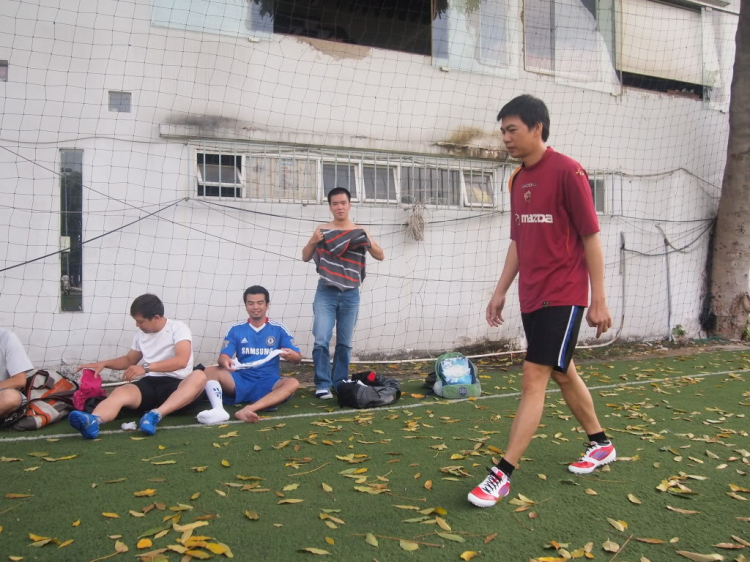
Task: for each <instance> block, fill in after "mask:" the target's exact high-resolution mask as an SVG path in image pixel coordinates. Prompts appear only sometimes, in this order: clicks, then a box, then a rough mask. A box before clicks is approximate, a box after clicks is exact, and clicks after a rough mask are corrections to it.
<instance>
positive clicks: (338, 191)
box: [328, 187, 352, 205]
mask: <svg viewBox="0 0 750 562" xmlns="http://www.w3.org/2000/svg"><path fill="white" fill-rule="evenodd" d="M342 193H343V194H344V195H346V198H347V199H348V200H349V201H351V200H352V194H351V193H349V190H348V189H346V188H345V187H334V188H333V189H332V190H331V191H329V192H328V204H329V205H330V204H331V198H332V197H333V196H334V195H341V194H342Z"/></svg>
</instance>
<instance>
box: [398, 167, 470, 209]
mask: <svg viewBox="0 0 750 562" xmlns="http://www.w3.org/2000/svg"><path fill="white" fill-rule="evenodd" d="M403 168H422V169H425V170H442V171H445V172H448V173H450V172H456V174H458V193H456V199H457V200H458V202H457V203H456V204H453V205H451V204H450V203H425V202H424V201H413V202H411V203H405V202H404V201H402V200H401V197H402V196H403V193H402V192H400V193H399V199H398V204H399V205H400V206H402V207H405V208H408V207H411V206H412V205H416V204H417V203H419V204H421V205H422V206H424V207H425V208H427V209H462V208H464V206H465V205H463V189H464V188H463V174H462V168H461V166H460V164H455V165H453V166H451V165H441V164H429V163H427V162H422V163H420V162H414V161H412V162H407V163H401V164H400V165H399V178H398V185H399V191H400V189H401V180H402V171H403Z"/></svg>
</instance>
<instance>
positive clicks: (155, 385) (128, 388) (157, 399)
mask: <svg viewBox="0 0 750 562" xmlns="http://www.w3.org/2000/svg"><path fill="white" fill-rule="evenodd" d="M130 315H131V316H132V317H133V320H135V325H136V326H137V327H138V332H136V334H135V337H134V338H133V345H132V346H131V349H130V351H128V353H127V354H126V355H124V356H122V357H118V358H116V359H108V360H106V361H99V362H98V363H89V364H87V365H82V366H81V367H80V368H81V369H93V370H94V372H95V373H96V375H99V373H101V371H102V369H116V370H122V371H125V372H124V373H123V374H122V379H123V380H124V381H127V382H128V383H132V384H126V385H123V386H118V387H117V388H115V389H114V390H113V391H112V394H110V395H109V396H108V397H107V398H106V400H104V401H103V402H101V403H100V404H99V405H98V406H97V407H96V408H95V409H94V411H93V413H91V414H87V413H86V412H79V411H75V412H72V413H71V414H70V415H69V416H68V419H69V420H70V425H72V426H73V427H74V428H76V429H77V430H78V431H80V432H81V435H83V436H84V437H85V438H86V439H94V438H96V436H97V435H98V434H99V427H100V426H101V425H102V424H103V423H106V422H108V421H112V420H113V419H115V418H116V417H117V414H119V413H120V410H121V409H122V408H131V409H133V410H141V411H144V410H145V411H146V413H145V414H144V415H143V417H142V418H141V421H140V430H141V431H142V432H143V433H145V434H146V435H153V434H154V433H156V426H157V425H158V424H159V422H160V421H161V419H162V418H163V417H164V416H166V415H169V414H171V413H172V412H174V411H175V410H179V409H180V408H183V407H184V406H187V405H188V404H190V403H191V402H193V401H195V399H196V398H198V396H199V395H200V394H201V393H202V392H203V388H204V387H205V386H206V380H207V379H206V375H205V373H204V372H203V371H193V347H192V345H193V344H192V341H193V338H192V335H191V334H190V329H189V328H188V327H187V326H186V325H185V324H183V323H182V322H178V321H176V320H168V319H167V318H165V317H164V305H163V304H162V302H161V300H159V297H157V296H156V295H150V294H145V295H141V296H140V297H138V298H136V299H135V300H134V301H133V304H132V305H131V306H130ZM141 359H143V364H142V365H138V362H139V361H140V360H141ZM191 371H192V372H191ZM139 377H140V378H139ZM134 379H138V380H136V381H135V382H133V380H134Z"/></svg>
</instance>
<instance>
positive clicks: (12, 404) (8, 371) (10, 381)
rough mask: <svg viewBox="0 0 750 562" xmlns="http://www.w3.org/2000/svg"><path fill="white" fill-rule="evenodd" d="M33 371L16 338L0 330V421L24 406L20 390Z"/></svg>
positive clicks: (4, 330)
mask: <svg viewBox="0 0 750 562" xmlns="http://www.w3.org/2000/svg"><path fill="white" fill-rule="evenodd" d="M33 369H34V367H33V365H32V364H31V361H29V358H28V356H27V355H26V351H25V350H24V349H23V345H21V342H20V341H19V339H18V336H16V335H15V334H14V333H13V332H11V331H9V330H6V329H5V328H0V420H1V419H3V418H4V417H5V416H7V415H8V414H11V413H12V412H15V411H16V410H17V409H18V408H20V407H21V406H24V405H25V404H26V396H24V394H23V392H22V390H23V389H24V387H25V386H26V373H28V372H29V371H31V370H33Z"/></svg>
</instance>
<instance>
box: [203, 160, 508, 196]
mask: <svg viewBox="0 0 750 562" xmlns="http://www.w3.org/2000/svg"><path fill="white" fill-rule="evenodd" d="M196 155H197V156H196V160H195V169H196V172H195V175H196V178H197V195H198V197H222V198H234V199H243V198H247V199H252V200H259V201H293V202H300V203H310V202H320V203H325V202H326V198H327V195H328V193H329V192H330V191H331V190H332V189H333V188H335V187H344V188H346V189H348V190H349V191H350V193H351V195H352V199H353V200H354V201H357V202H359V203H365V204H380V205H413V204H416V203H421V204H423V205H429V206H436V207H487V208H494V207H495V206H496V197H497V195H496V185H497V181H498V180H497V179H496V172H497V171H498V170H500V169H502V166H498V165H497V164H494V163H488V162H486V161H479V160H477V161H473V160H450V159H435V158H429V159H428V158H424V159H422V158H419V157H414V156H408V157H407V156H400V155H387V157H385V158H382V159H381V158H380V157H379V155H373V154H364V153H363V154H353V153H351V152H347V153H346V154H344V155H341V156H337V155H336V154H335V153H333V152H330V151H325V150H317V151H316V150H313V149H302V150H300V149H296V148H292V147H282V148H281V149H277V151H276V150H269V151H262V152H261V151H260V150H258V149H255V148H253V147H249V148H244V147H238V146H235V147H231V148H230V147H227V148H222V149H218V147H212V149H208V148H205V149H197V150H196ZM500 176H502V174H499V175H498V177H500Z"/></svg>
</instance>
